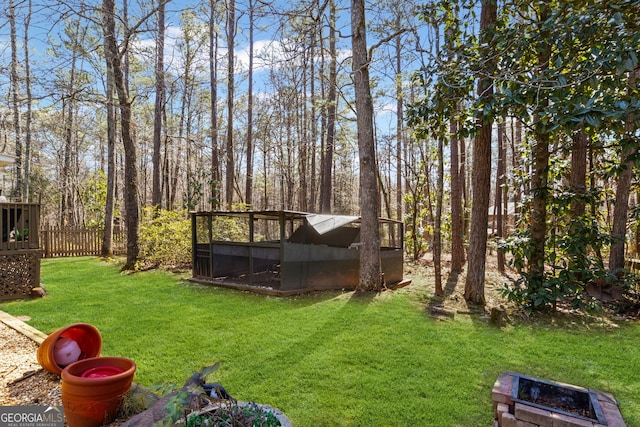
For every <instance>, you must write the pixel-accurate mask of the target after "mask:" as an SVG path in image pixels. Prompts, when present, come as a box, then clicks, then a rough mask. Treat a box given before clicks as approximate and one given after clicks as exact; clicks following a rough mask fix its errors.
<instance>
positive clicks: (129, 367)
mask: <svg viewBox="0 0 640 427" xmlns="http://www.w3.org/2000/svg"><path fill="white" fill-rule="evenodd" d="M135 372H136V364H135V362H134V361H133V360H130V359H127V358H124V357H93V358H91V359H84V360H80V361H78V362H75V363H72V364H71V365H69V366H67V367H66V368H64V369H63V371H62V406H64V415H65V418H66V420H67V424H68V426H69V427H98V426H101V425H104V424H108V423H110V422H111V421H113V420H114V419H115V417H116V415H117V413H118V408H119V407H120V405H121V404H122V401H123V399H124V396H125V395H126V394H127V392H128V391H129V388H130V387H131V382H132V381H133V375H134V374H135Z"/></svg>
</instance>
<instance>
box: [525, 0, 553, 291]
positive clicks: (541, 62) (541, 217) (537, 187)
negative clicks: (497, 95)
mask: <svg viewBox="0 0 640 427" xmlns="http://www.w3.org/2000/svg"><path fill="white" fill-rule="evenodd" d="M540 5H541V10H540V20H539V21H540V25H544V24H543V23H544V22H545V21H546V20H547V19H548V18H549V13H550V12H549V6H548V4H546V2H545V1H542V2H541V3H540ZM550 57H551V45H549V44H548V43H547V44H546V45H544V46H543V48H542V49H541V50H540V51H539V53H538V60H537V62H538V70H539V72H543V71H544V70H546V69H548V68H549V58H550ZM548 105H549V100H548V99H546V98H544V99H541V100H540V101H539V105H538V109H537V111H538V112H539V111H542V110H544V109H545V108H546V107H547V106H548ZM538 112H536V113H534V120H535V122H536V129H535V135H534V136H535V145H534V147H533V174H532V180H531V189H532V191H533V199H532V201H531V219H530V221H531V225H530V229H531V246H532V247H531V256H530V258H529V273H530V274H531V280H533V281H535V282H540V283H542V281H543V280H544V265H545V256H544V247H545V245H544V243H545V238H546V232H547V199H548V194H549V191H548V185H549V183H548V181H549V174H548V168H549V133H548V132H547V131H546V129H542V124H541V123H539V119H540V117H539V113H538Z"/></svg>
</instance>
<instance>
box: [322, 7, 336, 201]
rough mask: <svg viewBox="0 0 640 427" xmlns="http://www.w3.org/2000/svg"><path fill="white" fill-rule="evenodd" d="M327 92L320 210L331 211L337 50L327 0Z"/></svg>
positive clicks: (333, 19) (332, 15) (332, 13)
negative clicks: (328, 15)
mask: <svg viewBox="0 0 640 427" xmlns="http://www.w3.org/2000/svg"><path fill="white" fill-rule="evenodd" d="M329 1H330V6H329V14H330V18H329V55H330V56H331V58H330V59H329V82H328V85H329V92H328V94H327V134H326V135H327V139H326V141H327V142H326V144H325V150H324V161H323V162H322V172H321V177H322V183H321V184H320V212H331V196H332V183H333V149H334V146H335V137H336V107H337V105H336V104H337V103H338V96H337V85H338V72H337V61H338V60H337V55H338V54H337V50H336V28H335V26H336V4H335V0H329Z"/></svg>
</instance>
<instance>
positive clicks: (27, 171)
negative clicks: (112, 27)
mask: <svg viewBox="0 0 640 427" xmlns="http://www.w3.org/2000/svg"><path fill="white" fill-rule="evenodd" d="M31 13H32V7H31V0H28V2H27V15H26V16H25V18H24V78H25V82H24V83H25V90H26V92H27V112H26V118H25V130H24V131H25V135H24V163H23V168H24V180H23V182H22V197H23V199H24V201H25V202H28V201H29V200H30V194H29V193H30V192H29V186H30V183H29V177H30V176H31V119H32V116H33V114H32V104H33V96H32V94H31V65H30V61H29V25H30V23H31Z"/></svg>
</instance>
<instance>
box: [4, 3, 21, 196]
mask: <svg viewBox="0 0 640 427" xmlns="http://www.w3.org/2000/svg"><path fill="white" fill-rule="evenodd" d="M7 17H8V18H9V26H10V28H11V30H10V31H11V107H12V109H13V131H14V138H15V154H16V160H15V167H16V186H15V188H14V193H15V197H17V198H18V199H22V194H21V191H22V179H23V178H22V162H23V153H22V129H21V125H20V101H19V96H18V92H19V91H20V89H19V88H20V86H19V82H18V45H17V35H16V6H15V4H14V3H13V0H9V10H8V12H7Z"/></svg>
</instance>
